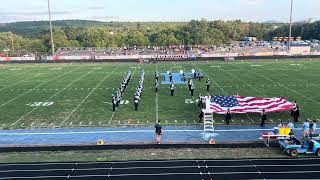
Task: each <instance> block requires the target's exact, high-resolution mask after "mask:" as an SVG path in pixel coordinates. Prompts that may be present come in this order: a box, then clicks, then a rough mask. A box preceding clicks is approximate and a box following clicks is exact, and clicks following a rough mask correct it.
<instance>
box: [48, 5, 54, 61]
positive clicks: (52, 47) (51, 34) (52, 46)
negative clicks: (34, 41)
mask: <svg viewBox="0 0 320 180" xmlns="http://www.w3.org/2000/svg"><path fill="white" fill-rule="evenodd" d="M48 14H49V24H50V36H51V49H52V56H54V43H53V33H52V23H51V12H50V0H48Z"/></svg>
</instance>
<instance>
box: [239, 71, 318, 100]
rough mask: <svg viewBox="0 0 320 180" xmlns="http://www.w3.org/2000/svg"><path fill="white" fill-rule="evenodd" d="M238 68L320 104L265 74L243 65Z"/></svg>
mask: <svg viewBox="0 0 320 180" xmlns="http://www.w3.org/2000/svg"><path fill="white" fill-rule="evenodd" d="M239 68H241V69H243V70H246V71H248V72H249V73H254V74H256V75H257V76H260V77H263V78H264V79H266V80H268V81H270V82H273V83H275V84H278V86H281V87H283V88H285V89H287V90H290V91H292V92H294V93H295V94H297V95H300V96H301V97H304V98H305V99H308V100H310V101H312V102H314V103H316V104H320V102H318V101H315V100H314V99H312V98H310V97H308V96H305V95H304V94H301V93H299V92H298V91H296V90H294V89H291V88H289V87H287V86H285V85H283V84H281V83H278V82H276V81H274V80H273V79H270V78H268V77H266V76H264V75H261V74H258V73H256V72H254V71H249V70H247V69H245V68H243V67H240V66H239Z"/></svg>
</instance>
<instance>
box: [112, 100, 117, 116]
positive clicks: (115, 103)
mask: <svg viewBox="0 0 320 180" xmlns="http://www.w3.org/2000/svg"><path fill="white" fill-rule="evenodd" d="M116 107H117V101H116V98H115V97H114V96H112V111H113V112H115V111H116Z"/></svg>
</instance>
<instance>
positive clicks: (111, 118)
mask: <svg viewBox="0 0 320 180" xmlns="http://www.w3.org/2000/svg"><path fill="white" fill-rule="evenodd" d="M138 66H139V65H136V66H135V68H134V70H133V72H132V76H131V81H132V79H133V76H134V74H135V72H136V70H137V69H138V68H137V67H138ZM127 89H128V88H127ZM116 112H117V111H115V112H113V113H112V115H111V117H110V120H109V122H108V124H111V122H112V120H113V118H114V115H115V114H116Z"/></svg>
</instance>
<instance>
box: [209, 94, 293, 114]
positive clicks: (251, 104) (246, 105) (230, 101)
mask: <svg viewBox="0 0 320 180" xmlns="http://www.w3.org/2000/svg"><path fill="white" fill-rule="evenodd" d="M235 99H236V101H237V102H234V101H235ZM293 106H294V105H293V103H291V102H289V101H287V100H286V99H284V98H257V97H245V96H235V97H233V96H214V97H213V98H212V99H211V103H210V109H211V110H212V111H213V113H217V114H226V112H227V110H228V109H230V111H231V113H234V114H244V113H259V112H261V111H262V110H263V109H264V110H265V111H266V112H283V111H289V110H291V109H292V108H293Z"/></svg>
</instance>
